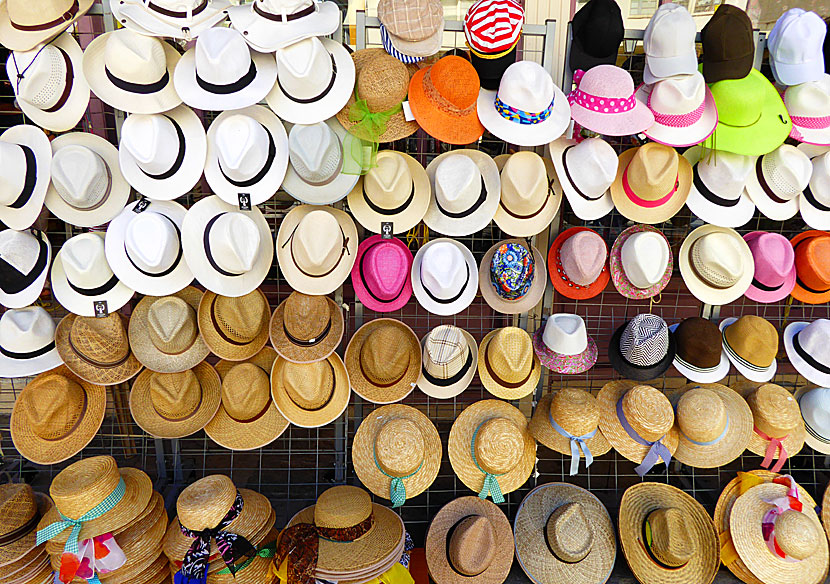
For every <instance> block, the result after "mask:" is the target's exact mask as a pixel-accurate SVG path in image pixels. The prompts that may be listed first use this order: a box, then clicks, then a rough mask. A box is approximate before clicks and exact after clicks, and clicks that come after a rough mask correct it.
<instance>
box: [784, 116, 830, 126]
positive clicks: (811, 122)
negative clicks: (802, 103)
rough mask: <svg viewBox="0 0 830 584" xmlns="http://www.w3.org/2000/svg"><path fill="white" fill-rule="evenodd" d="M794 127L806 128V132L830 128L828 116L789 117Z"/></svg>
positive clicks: (829, 117)
mask: <svg viewBox="0 0 830 584" xmlns="http://www.w3.org/2000/svg"><path fill="white" fill-rule="evenodd" d="M790 120H792V122H793V125H794V126H799V127H801V128H807V129H808V130H826V129H827V128H830V116H818V117H812V116H794V115H790Z"/></svg>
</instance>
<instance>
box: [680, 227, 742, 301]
mask: <svg viewBox="0 0 830 584" xmlns="http://www.w3.org/2000/svg"><path fill="white" fill-rule="evenodd" d="M678 263H679V264H680V274H681V275H682V276H683V282H684V283H685V284H686V286H688V288H689V291H690V292H691V293H692V294H694V296H695V297H696V298H697V299H698V300H700V301H701V302H705V303H707V304H714V305H722V304H729V303H730V302H733V301H735V300H737V299H738V298H740V297H741V296H742V295H743V294H744V293H745V292H746V291H747V290H748V289H749V286H750V285H751V284H752V278H753V275H754V273H755V262H754V261H753V259H752V251H751V250H750V249H749V245H748V244H747V243H746V241H744V239H743V238H742V237H741V236H740V235H739V234H738V232H736V231H735V230H734V229H730V228H728V227H718V226H716V225H701V226H700V227H698V228H697V229H695V230H694V231H692V232H691V233H690V234H689V235H688V236H687V237H686V239H684V240H683V245H681V246H680V253H679V254H678Z"/></svg>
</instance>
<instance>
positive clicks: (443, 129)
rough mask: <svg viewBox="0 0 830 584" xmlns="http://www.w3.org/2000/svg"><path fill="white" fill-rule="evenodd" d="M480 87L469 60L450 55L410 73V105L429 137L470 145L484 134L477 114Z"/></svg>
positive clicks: (476, 74) (416, 119)
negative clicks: (413, 73)
mask: <svg viewBox="0 0 830 584" xmlns="http://www.w3.org/2000/svg"><path fill="white" fill-rule="evenodd" d="M480 87H481V86H480V80H479V77H478V73H476V70H475V69H474V68H473V66H472V65H471V64H470V62H469V61H467V60H465V59H463V58H461V57H457V56H455V55H449V56H446V57H443V58H441V59H439V60H438V61H437V62H436V63H435V64H434V65H430V66H428V67H424V68H422V69H419V70H418V72H417V73H415V75H413V76H412V80H411V81H410V82H409V106H410V108H411V109H412V114H413V115H414V116H415V121H416V122H418V125H420V126H421V127H422V128H423V129H424V131H426V133H427V134H429V135H430V136H433V137H434V138H436V139H437V140H441V141H442V142H447V143H449V144H470V143H472V142H475V141H476V140H478V139H479V138H481V136H482V134H483V133H484V126H482V125H481V122H480V121H479V120H478V115H477V113H476V103H477V100H478V92H479V88H480Z"/></svg>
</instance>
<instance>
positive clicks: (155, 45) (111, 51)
mask: <svg viewBox="0 0 830 584" xmlns="http://www.w3.org/2000/svg"><path fill="white" fill-rule="evenodd" d="M104 66H105V67H106V69H107V70H108V71H109V72H110V73H112V75H114V76H115V77H117V78H118V79H122V80H123V81H128V82H130V83H138V84H144V85H149V84H151V83H157V82H158V81H159V80H161V79H162V78H163V77H164V75H165V73H167V57H166V55H165V52H164V45H163V44H162V41H161V39H158V38H155V37H150V36H144V35H141V34H138V33H137V32H133V31H131V30H130V29H128V28H120V29H118V30H115V31H113V32H111V33H109V36H108V37H107V41H106V45H105V46H104Z"/></svg>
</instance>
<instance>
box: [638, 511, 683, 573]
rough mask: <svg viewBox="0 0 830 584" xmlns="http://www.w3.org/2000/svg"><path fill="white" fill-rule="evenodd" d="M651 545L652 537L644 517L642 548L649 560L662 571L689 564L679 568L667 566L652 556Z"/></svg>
mask: <svg viewBox="0 0 830 584" xmlns="http://www.w3.org/2000/svg"><path fill="white" fill-rule="evenodd" d="M653 545H654V538H653V537H652V533H651V524H650V523H649V522H648V517H646V519H645V520H644V521H643V548H644V549H645V551H646V553H647V554H648V557H649V559H650V560H651V561H652V562H654V563H655V564H657V565H658V566H660V567H661V568H663V569H664V570H679V569H681V568H683V567H685V566H686V564H688V563H689V562H688V561H687V562H685V563H683V564H681V565H679V566H669V565H668V564H664V563H663V562H661V561H660V560H659V559H658V558H657V556H656V555H655V554H654V549H653V548H652V546H653Z"/></svg>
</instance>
